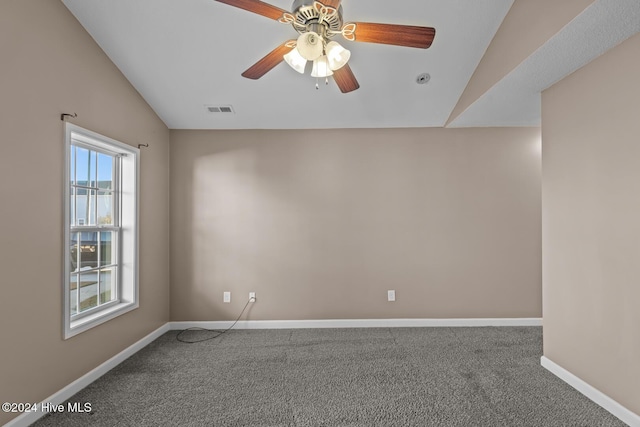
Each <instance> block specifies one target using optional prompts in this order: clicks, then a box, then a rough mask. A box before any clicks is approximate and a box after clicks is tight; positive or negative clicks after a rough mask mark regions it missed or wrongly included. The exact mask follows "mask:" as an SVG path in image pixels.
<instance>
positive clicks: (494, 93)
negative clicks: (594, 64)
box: [447, 0, 640, 128]
mask: <svg viewBox="0 0 640 427" xmlns="http://www.w3.org/2000/svg"><path fill="white" fill-rule="evenodd" d="M638 32H640V2H638V1H637V0H598V1H596V2H594V3H593V4H592V5H591V6H589V7H587V8H586V9H585V10H584V11H583V12H582V13H581V14H580V15H578V16H577V17H576V18H574V19H573V20H572V21H571V22H569V23H568V24H567V25H566V26H565V27H564V28H563V29H562V30H561V31H560V32H559V33H557V34H556V35H555V36H553V37H551V38H550V39H549V40H548V41H547V42H546V43H545V44H544V45H542V46H541V47H540V48H539V49H537V50H536V51H535V52H534V53H533V54H532V55H531V56H529V57H528V58H527V59H526V60H525V61H523V62H522V63H521V64H520V65H519V66H518V67H516V68H515V69H514V70H513V71H512V72H510V73H509V74H508V75H506V76H505V77H504V78H503V79H501V80H500V81H498V82H497V83H496V84H495V85H494V86H492V87H491V88H490V89H489V90H488V91H487V92H486V93H484V94H483V95H482V96H481V97H479V98H478V99H477V100H476V101H475V102H474V103H473V104H471V105H470V106H469V107H468V108H467V109H466V110H465V111H464V112H463V113H462V114H460V115H459V116H458V117H456V118H455V119H454V120H452V121H451V123H449V124H448V125H447V127H452V128H456V127H512V126H540V113H541V112H540V105H541V93H542V91H544V90H545V89H547V88H548V87H550V86H552V85H553V84H555V83H556V82H558V81H560V80H562V79H563V78H564V77H566V76H568V75H569V74H571V73H573V72H574V71H576V70H578V69H579V68H581V67H583V66H584V65H586V64H588V63H589V62H591V61H592V60H594V59H595V58H597V57H598V56H600V55H602V54H603V53H605V52H606V51H608V50H609V49H611V48H613V47H615V46H617V45H618V44H620V43H621V42H623V41H624V40H626V39H628V38H629V37H631V36H633V35H635V34H636V33H638Z"/></svg>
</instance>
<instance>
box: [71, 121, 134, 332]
mask: <svg viewBox="0 0 640 427" xmlns="http://www.w3.org/2000/svg"><path fill="white" fill-rule="evenodd" d="M65 126H66V128H65V146H66V153H67V155H66V167H65V184H64V185H65V215H64V217H65V220H64V221H65V239H64V240H65V243H64V249H63V250H64V292H63V294H64V304H63V307H64V336H65V338H70V337H72V336H74V335H76V334H78V333H80V332H83V331H86V330H87V329H90V328H92V327H94V326H96V325H98V324H100V323H103V322H105V321H107V320H109V319H112V318H114V317H116V316H119V315H121V314H123V313H126V312H127V311H130V310H133V309H135V308H136V307H138V230H137V227H138V200H137V199H138V155H139V151H138V150H137V149H135V148H133V147H130V146H128V145H126V144H123V143H121V142H118V141H115V140H112V139H110V138H107V137H104V136H102V135H98V134H96V133H94V132H91V131H88V130H85V129H82V128H80V127H78V126H75V125H72V124H70V123H66V124H65Z"/></svg>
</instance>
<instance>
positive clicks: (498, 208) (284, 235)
mask: <svg viewBox="0 0 640 427" xmlns="http://www.w3.org/2000/svg"><path fill="white" fill-rule="evenodd" d="M171 175H172V179H171V194H172V199H171V282H172V288H171V318H172V320H222V319H232V318H234V317H235V316H237V314H238V313H239V312H240V310H241V309H242V307H243V306H244V303H245V302H246V301H247V298H248V292H250V291H255V292H257V297H258V302H257V303H256V304H255V305H253V306H252V310H251V312H250V313H249V316H248V318H249V319H331V318H456V317H465V318H475V317H540V316H541V241H540V235H541V219H540V133H539V130H538V129H530V128H528V129H464V130H463V129H456V130H452V129H394V130H379V129H377V130H376V129H372V130H330V131H318V130H310V131H171ZM388 289H395V290H396V292H397V302H395V303H389V302H387V301H386V291H387V290H388ZM223 291H231V292H232V303H231V304H223V303H222V293H223Z"/></svg>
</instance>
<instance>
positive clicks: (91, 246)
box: [78, 232, 98, 270]
mask: <svg viewBox="0 0 640 427" xmlns="http://www.w3.org/2000/svg"><path fill="white" fill-rule="evenodd" d="M78 234H79V235H80V270H83V269H87V268H96V267H98V242H97V238H98V236H97V234H98V233H96V232H82V233H78Z"/></svg>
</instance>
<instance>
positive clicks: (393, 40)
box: [354, 22, 436, 49]
mask: <svg viewBox="0 0 640 427" xmlns="http://www.w3.org/2000/svg"><path fill="white" fill-rule="evenodd" d="M354 24H355V25H356V30H355V32H354V35H355V40H354V41H357V42H366V43H380V44H392V45H395V46H407V47H417V48H421V49H426V48H428V47H429V46H431V43H432V42H433V39H434V37H435V36H436V30H435V28H431V27H416V26H413V25H394V24H373V23H370V22H354Z"/></svg>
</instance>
